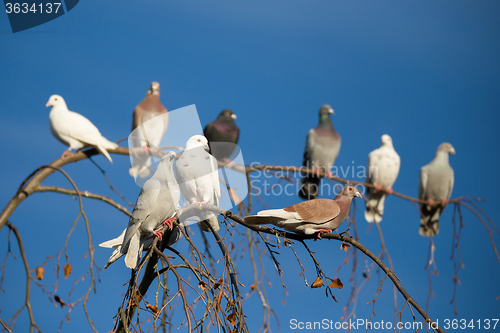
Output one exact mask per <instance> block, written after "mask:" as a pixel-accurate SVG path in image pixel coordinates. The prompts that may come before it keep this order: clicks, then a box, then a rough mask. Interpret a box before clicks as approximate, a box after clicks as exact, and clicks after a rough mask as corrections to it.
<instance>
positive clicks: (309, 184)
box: [299, 104, 341, 200]
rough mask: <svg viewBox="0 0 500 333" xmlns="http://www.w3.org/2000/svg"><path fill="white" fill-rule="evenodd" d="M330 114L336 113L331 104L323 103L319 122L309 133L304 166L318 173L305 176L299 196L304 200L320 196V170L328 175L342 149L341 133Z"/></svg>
mask: <svg viewBox="0 0 500 333" xmlns="http://www.w3.org/2000/svg"><path fill="white" fill-rule="evenodd" d="M330 114H334V112H333V109H332V108H331V107H330V105H326V104H325V105H323V106H322V107H321V108H320V109H319V124H318V126H317V127H316V128H313V129H311V130H310V131H309V133H308V134H307V139H306V148H305V150H304V161H303V164H302V165H303V166H304V167H306V168H308V169H314V170H315V171H316V173H317V174H307V175H304V176H303V179H302V185H301V186H300V190H299V196H300V197H301V198H302V199H304V200H309V199H315V198H317V197H318V192H319V182H320V180H321V177H320V176H319V171H320V170H321V171H324V172H325V173H326V174H327V175H328V176H331V175H332V173H331V171H330V169H331V168H332V166H333V163H335V160H336V159H337V156H338V155H339V151H340V141H341V140H340V135H339V134H338V133H337V131H335V128H333V123H332V120H331V118H330Z"/></svg>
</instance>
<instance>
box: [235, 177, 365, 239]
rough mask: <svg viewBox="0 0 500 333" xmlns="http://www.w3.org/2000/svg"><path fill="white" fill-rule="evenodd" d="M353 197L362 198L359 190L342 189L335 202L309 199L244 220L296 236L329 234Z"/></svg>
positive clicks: (352, 187) (344, 214)
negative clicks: (273, 227) (268, 225)
mask: <svg viewBox="0 0 500 333" xmlns="http://www.w3.org/2000/svg"><path fill="white" fill-rule="evenodd" d="M354 197H358V198H362V197H363V196H362V195H361V193H360V192H359V190H358V189H357V188H356V187H354V186H351V185H348V186H345V187H344V188H343V189H342V191H341V192H340V193H339V194H338V195H337V196H336V197H335V199H333V200H330V199H313V200H309V201H304V202H301V203H298V204H295V205H293V206H289V207H286V208H283V209H270V210H263V211H260V212H258V213H257V215H253V216H247V217H245V223H248V224H274V225H275V226H277V227H280V228H283V229H285V230H287V231H291V232H295V233H298V234H306V235H311V234H314V233H316V232H318V233H319V232H332V230H335V229H337V228H338V227H339V225H340V224H341V223H342V222H343V221H344V219H345V218H346V216H347V214H348V213H349V208H350V206H351V201H352V199H353V198H354Z"/></svg>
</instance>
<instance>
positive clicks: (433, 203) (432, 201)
mask: <svg viewBox="0 0 500 333" xmlns="http://www.w3.org/2000/svg"><path fill="white" fill-rule="evenodd" d="M435 204H436V202H435V201H434V200H433V199H429V200H427V205H429V206H430V207H432V206H434V205H435Z"/></svg>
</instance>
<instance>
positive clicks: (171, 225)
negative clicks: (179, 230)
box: [163, 216, 177, 229]
mask: <svg viewBox="0 0 500 333" xmlns="http://www.w3.org/2000/svg"><path fill="white" fill-rule="evenodd" d="M176 218H177V217H175V216H174V217H171V218H169V219H166V220H165V221H163V225H168V227H169V228H170V229H173V228H174V220H175V219H176Z"/></svg>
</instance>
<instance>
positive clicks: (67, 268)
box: [64, 264, 72, 279]
mask: <svg viewBox="0 0 500 333" xmlns="http://www.w3.org/2000/svg"><path fill="white" fill-rule="evenodd" d="M71 269H72V267H71V265H70V264H66V265H64V278H65V279H67V278H68V276H69V275H70V274H71Z"/></svg>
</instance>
